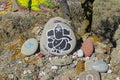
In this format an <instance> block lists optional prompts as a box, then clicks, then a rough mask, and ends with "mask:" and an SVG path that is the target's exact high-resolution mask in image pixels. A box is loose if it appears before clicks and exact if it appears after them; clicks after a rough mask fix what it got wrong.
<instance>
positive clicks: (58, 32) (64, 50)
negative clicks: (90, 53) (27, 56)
mask: <svg viewBox="0 0 120 80" xmlns="http://www.w3.org/2000/svg"><path fill="white" fill-rule="evenodd" d="M75 45H76V38H75V35H74V33H73V31H72V29H71V25H70V23H69V21H67V20H65V19H62V18H60V17H55V18H52V19H50V20H49V21H48V22H47V24H46V25H45V27H44V30H43V33H42V35H41V39H40V48H41V50H43V52H44V54H54V55H66V54H69V53H70V52H71V51H72V50H73V49H74V48H75Z"/></svg>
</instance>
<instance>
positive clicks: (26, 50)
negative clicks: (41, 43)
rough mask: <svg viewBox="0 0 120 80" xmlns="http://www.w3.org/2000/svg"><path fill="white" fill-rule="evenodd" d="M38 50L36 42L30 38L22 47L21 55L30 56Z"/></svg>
mask: <svg viewBox="0 0 120 80" xmlns="http://www.w3.org/2000/svg"><path fill="white" fill-rule="evenodd" d="M37 49H38V42H37V40H36V39H34V38H30V39H28V40H27V41H25V43H24V44H23V45H22V48H21V53H22V54H24V55H27V56H29V55H32V54H34V53H35V52H36V50H37Z"/></svg>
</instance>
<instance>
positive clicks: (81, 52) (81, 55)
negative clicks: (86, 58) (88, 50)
mask: <svg viewBox="0 0 120 80" xmlns="http://www.w3.org/2000/svg"><path fill="white" fill-rule="evenodd" d="M77 55H78V57H83V51H82V50H81V49H79V50H78V51H77Z"/></svg>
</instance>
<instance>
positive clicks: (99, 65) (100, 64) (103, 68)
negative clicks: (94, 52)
mask: <svg viewBox="0 0 120 80" xmlns="http://www.w3.org/2000/svg"><path fill="white" fill-rule="evenodd" d="M92 69H94V70H96V71H98V72H107V71H108V69H109V66H108V64H107V63H105V62H104V61H103V60H97V61H95V62H94V63H93V64H92Z"/></svg>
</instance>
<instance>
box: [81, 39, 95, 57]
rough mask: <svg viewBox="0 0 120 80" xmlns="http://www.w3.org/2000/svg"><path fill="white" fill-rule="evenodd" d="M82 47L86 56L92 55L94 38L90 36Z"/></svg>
mask: <svg viewBox="0 0 120 80" xmlns="http://www.w3.org/2000/svg"><path fill="white" fill-rule="evenodd" d="M81 49H82V50H83V52H84V54H85V57H89V56H91V55H92V53H93V49H94V48H93V41H92V39H90V38H88V39H86V40H85V41H84V42H83V44H82V47H81Z"/></svg>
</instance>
